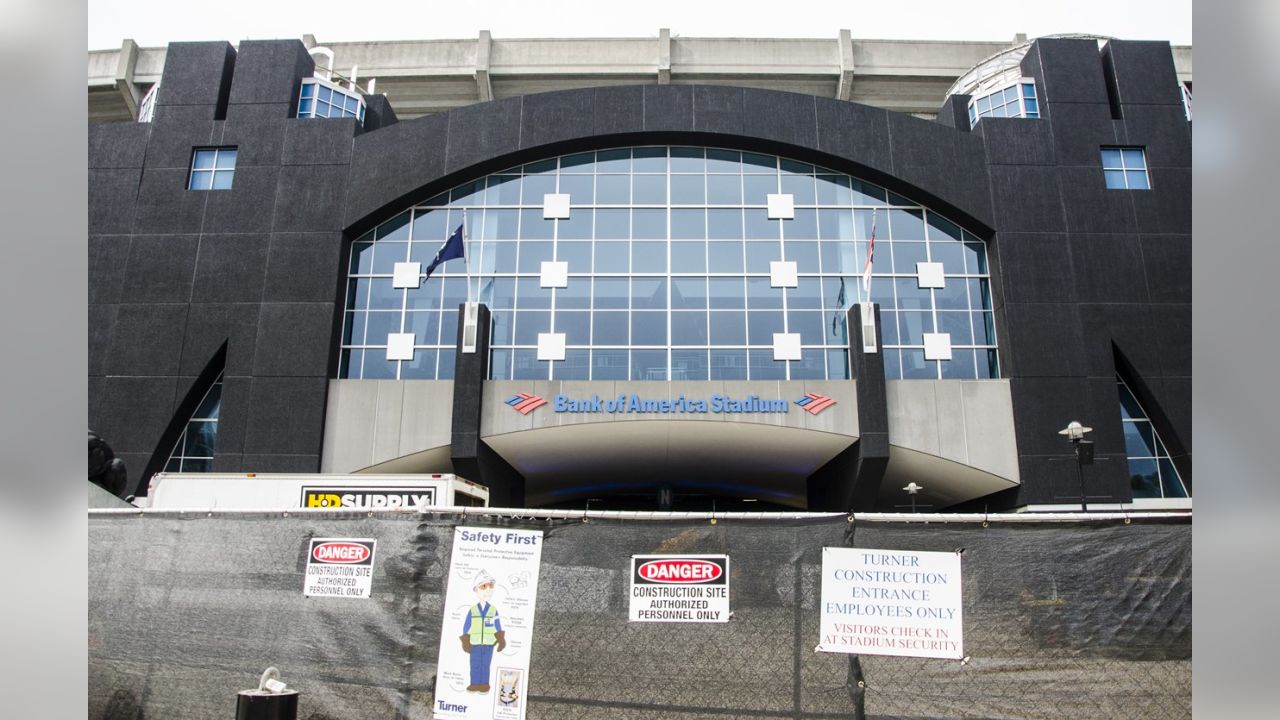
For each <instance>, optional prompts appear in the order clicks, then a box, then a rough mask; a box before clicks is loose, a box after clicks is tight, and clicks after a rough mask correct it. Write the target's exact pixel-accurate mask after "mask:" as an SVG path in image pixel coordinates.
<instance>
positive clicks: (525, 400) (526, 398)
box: [507, 393, 547, 415]
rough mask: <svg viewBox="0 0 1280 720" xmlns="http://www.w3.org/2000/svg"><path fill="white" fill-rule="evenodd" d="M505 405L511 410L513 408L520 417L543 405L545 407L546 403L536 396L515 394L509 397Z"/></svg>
mask: <svg viewBox="0 0 1280 720" xmlns="http://www.w3.org/2000/svg"><path fill="white" fill-rule="evenodd" d="M507 404H508V405H510V406H511V407H512V408H514V409H515V411H516V412H518V413H520V414H521V415H528V414H529V413H531V412H533V411H534V410H537V409H538V408H540V407H542V406H543V405H546V404H547V401H546V400H543V399H542V398H540V397H538V396H537V395H530V394H529V393H516V394H515V395H513V396H512V397H511V399H510V400H508V401H507Z"/></svg>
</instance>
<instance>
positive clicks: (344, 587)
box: [302, 538, 378, 598]
mask: <svg viewBox="0 0 1280 720" xmlns="http://www.w3.org/2000/svg"><path fill="white" fill-rule="evenodd" d="M377 546H378V541H377V540H368V539H352V538H312V539H311V546H310V548H309V549H308V551H307V579H306V582H305V583H304V584H303V587H302V594H303V596H305V597H337V598H367V597H369V592H370V590H371V589H372V588H373V554H374V551H375V550H376V549H377Z"/></svg>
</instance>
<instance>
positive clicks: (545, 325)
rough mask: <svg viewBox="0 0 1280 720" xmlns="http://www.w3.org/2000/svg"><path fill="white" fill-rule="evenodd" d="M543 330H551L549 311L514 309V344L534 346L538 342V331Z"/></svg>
mask: <svg viewBox="0 0 1280 720" xmlns="http://www.w3.org/2000/svg"><path fill="white" fill-rule="evenodd" d="M522 307H523V306H522ZM545 332H551V313H550V312H547V311H545V310H517V311H516V336H515V344H516V345H535V346H536V345H537V344H538V333H545Z"/></svg>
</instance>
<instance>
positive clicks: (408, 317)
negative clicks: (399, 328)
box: [404, 310, 454, 345]
mask: <svg viewBox="0 0 1280 720" xmlns="http://www.w3.org/2000/svg"><path fill="white" fill-rule="evenodd" d="M404 330H405V332H411V333H413V336H414V341H413V342H414V344H415V345H436V344H438V343H440V341H441V339H440V313H438V312H434V311H430V310H426V311H418V312H410V313H405V320H404ZM450 330H452V328H450ZM453 340H454V338H453V337H451V336H450V335H449V333H448V332H447V331H446V332H445V338H444V342H445V343H446V344H448V343H452V342H453Z"/></svg>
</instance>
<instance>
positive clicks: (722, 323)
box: [711, 310, 772, 345]
mask: <svg viewBox="0 0 1280 720" xmlns="http://www.w3.org/2000/svg"><path fill="white" fill-rule="evenodd" d="M770 342H772V341H770ZM711 344H712V345H746V344H747V314H746V313H745V312H743V311H741V310H718V311H717V310H712V311H711Z"/></svg>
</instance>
